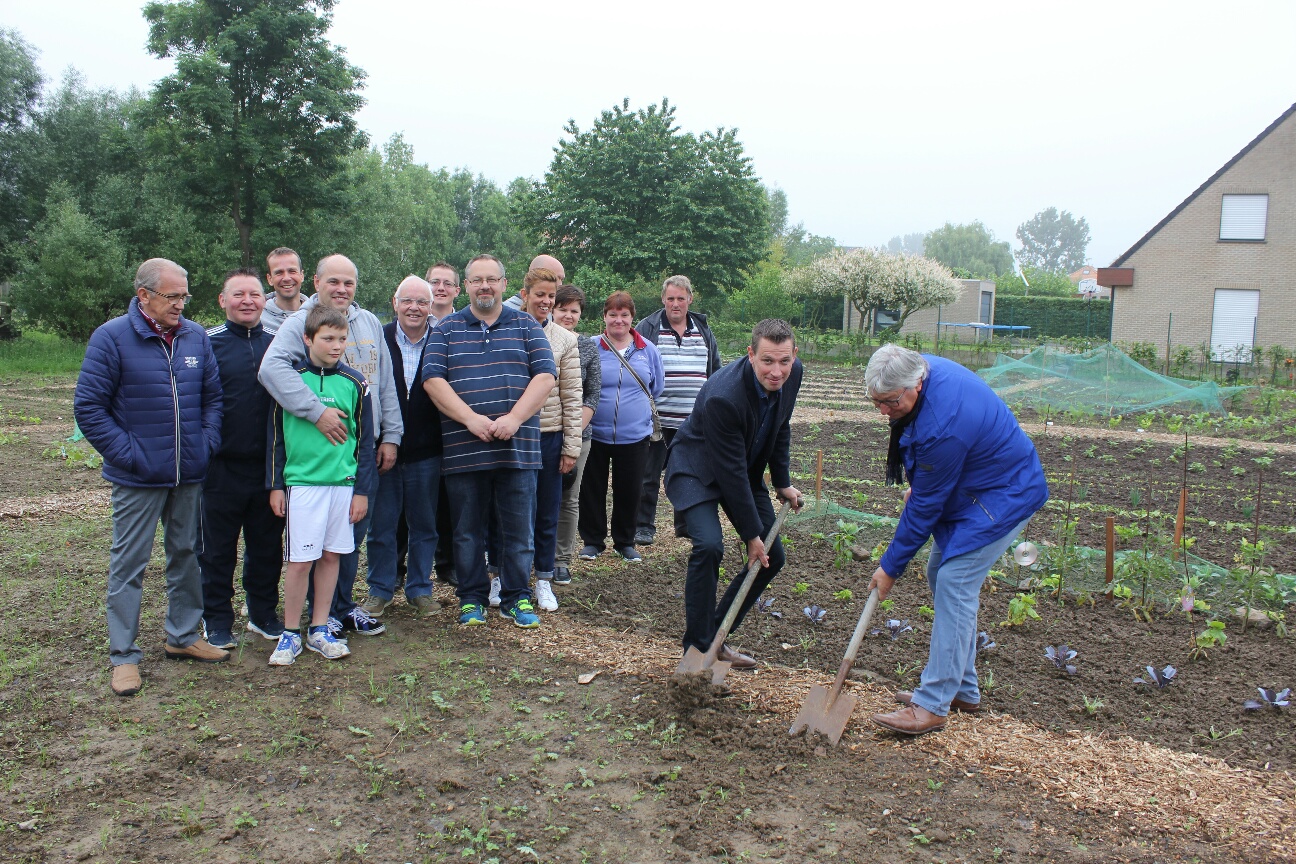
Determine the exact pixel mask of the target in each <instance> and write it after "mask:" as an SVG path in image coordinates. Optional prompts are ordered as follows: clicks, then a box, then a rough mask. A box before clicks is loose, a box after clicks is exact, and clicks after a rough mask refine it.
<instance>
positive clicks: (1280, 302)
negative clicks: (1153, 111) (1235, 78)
mask: <svg viewBox="0 0 1296 864" xmlns="http://www.w3.org/2000/svg"><path fill="white" fill-rule="evenodd" d="M1098 283H1099V284H1100V285H1103V286H1106V287H1108V288H1110V289H1112V303H1113V308H1112V334H1111V338H1112V341H1113V342H1151V343H1153V344H1155V345H1156V346H1157V352H1158V354H1160V355H1161V356H1162V357H1165V354H1166V352H1167V341H1168V343H1169V351H1171V352H1173V351H1174V350H1176V349H1177V348H1179V347H1181V346H1189V347H1192V348H1194V349H1195V348H1197V347H1198V346H1203V345H1207V344H1209V345H1210V348H1211V355H1212V359H1215V360H1224V361H1241V362H1247V361H1248V360H1249V359H1250V357H1251V349H1252V348H1253V347H1255V346H1257V345H1259V346H1266V347H1267V346H1271V345H1282V346H1284V347H1288V348H1291V347H1296V105H1293V106H1292V107H1291V108H1289V109H1287V111H1286V112H1284V113H1283V115H1282V116H1281V117H1279V118H1278V119H1277V120H1275V121H1274V122H1273V123H1271V124H1270V125H1269V127H1268V128H1267V129H1265V130H1264V131H1263V132H1261V133H1260V134H1259V135H1258V136H1257V137H1256V138H1255V140H1253V141H1252V142H1251V143H1250V144H1248V145H1247V146H1246V147H1244V148H1242V151H1241V152H1239V153H1238V154H1237V155H1236V156H1234V157H1233V158H1232V159H1230V160H1229V161H1228V163H1227V164H1225V165H1224V166H1223V167H1222V168H1220V169H1219V170H1218V171H1216V172H1215V173H1214V174H1213V175H1212V176H1211V177H1210V179H1209V180H1207V181H1206V182H1205V183H1203V184H1202V185H1201V186H1200V187H1198V189H1197V191H1195V192H1193V193H1192V194H1191V195H1189V196H1188V198H1187V199H1185V200H1184V202H1183V203H1182V204H1180V205H1179V206H1178V207H1176V208H1175V209H1174V210H1172V211H1171V212H1170V213H1169V215H1167V216H1166V217H1165V218H1164V219H1162V220H1161V221H1160V222H1158V223H1157V224H1156V225H1155V226H1154V227H1153V228H1152V230H1151V231H1149V232H1148V233H1147V234H1145V235H1143V237H1142V238H1141V239H1140V240H1139V241H1138V242H1137V243H1135V244H1134V245H1133V246H1131V247H1130V248H1129V250H1128V251H1127V252H1125V254H1123V255H1121V256H1120V257H1119V258H1117V259H1116V260H1115V261H1113V262H1112V264H1111V266H1110V267H1102V268H1099V269H1098Z"/></svg>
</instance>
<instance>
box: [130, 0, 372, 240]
mask: <svg viewBox="0 0 1296 864" xmlns="http://www.w3.org/2000/svg"><path fill="white" fill-rule="evenodd" d="M334 5H335V2H334V0H180V2H173V3H160V2H152V3H149V4H148V5H147V6H145V7H144V17H145V18H147V19H148V22H149V42H148V47H149V50H150V51H151V52H152V53H153V54H155V55H157V56H158V57H170V56H173V55H174V56H175V57H176V72H175V74H173V75H169V76H167V77H166V78H163V79H162V80H161V81H159V82H158V84H157V85H156V87H155V89H154V91H153V99H154V103H155V105H156V108H157V111H158V112H159V114H160V115H161V116H160V121H161V122H159V123H158V124H157V125H156V127H155V129H154V133H155V135H156V138H157V143H158V144H159V147H160V150H161V152H164V153H167V154H170V156H171V157H172V158H173V159H174V160H175V164H176V165H177V167H178V168H179V169H180V170H181V171H182V173H184V174H185V175H187V180H188V184H189V186H190V188H191V191H192V192H193V193H194V194H195V195H196V196H198V198H199V199H200V200H201V201H202V202H203V204H204V205H205V206H207V207H209V208H211V209H213V210H215V211H217V212H221V213H223V214H225V215H227V216H228V217H229V218H230V219H231V220H232V221H233V224H234V227H235V228H236V230H237V231H238V238H239V247H240V249H241V251H242V257H243V263H244V264H250V263H252V261H253V259H254V258H255V257H256V256H255V255H254V253H253V244H252V232H253V229H254V228H255V226H256V223H257V221H258V219H259V217H260V216H261V215H262V214H263V213H265V212H266V210H267V209H268V208H270V207H279V208H282V209H285V210H287V211H290V212H292V211H296V210H301V209H306V208H310V207H313V206H326V205H327V204H329V203H336V202H335V201H334V200H333V198H332V192H331V190H330V189H329V188H328V183H327V178H329V177H330V176H331V175H333V174H334V172H336V171H337V170H338V169H339V168H340V167H341V165H342V163H343V161H344V160H345V158H346V156H347V155H348V154H349V153H351V152H352V151H353V150H355V149H357V148H359V147H361V146H363V145H364V135H363V133H361V132H359V131H358V130H357V127H356V122H355V113H356V111H358V110H359V108H360V106H361V105H362V104H363V100H362V99H361V97H360V95H359V89H360V87H361V85H362V82H363V79H364V72H363V71H361V70H360V69H359V68H357V67H355V66H353V65H351V64H350V63H348V62H347V60H346V57H345V56H344V54H343V52H342V51H341V49H339V48H335V47H334V46H332V45H331V44H330V43H329V42H328V41H327V40H326V39H325V38H324V35H325V33H326V31H327V30H328V28H329V25H330V23H331V15H330V12H331V11H332V9H333V6H334Z"/></svg>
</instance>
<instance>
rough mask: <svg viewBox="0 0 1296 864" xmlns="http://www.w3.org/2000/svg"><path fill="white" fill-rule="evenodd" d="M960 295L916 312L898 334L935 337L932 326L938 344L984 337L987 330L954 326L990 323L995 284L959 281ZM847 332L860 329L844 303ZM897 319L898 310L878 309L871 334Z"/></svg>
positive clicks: (851, 308) (857, 317)
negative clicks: (950, 301) (938, 337)
mask: <svg viewBox="0 0 1296 864" xmlns="http://www.w3.org/2000/svg"><path fill="white" fill-rule="evenodd" d="M959 281H960V282H962V283H963V296H962V297H960V298H959V299H958V300H956V301H954V302H953V303H950V304H948V305H946V306H937V307H936V308H935V309H920V310H918V311H917V312H914V313H913V314H912V315H910V316H909V317H908V318H907V319H905V323H904V326H903V327H901V328H900V332H901V333H902V334H906V333H921V334H923V335H924V336H926V337H929V338H932V339H935V338H936V327H937V325H938V324H939V325H940V328H941V333H940V338H941V341H945V340H947V339H948V340H951V341H958V342H974V341H979V340H981V339H985V338H987V333H988V332H989V331H985V330H978V329H976V328H974V327H957V326H951V325H958V324H993V323H995V322H994V310H995V283H993V282H991V281H989V280H986V279H961V280H959ZM843 315H844V318H845V326H844V327H843V329H844V330H846V331H847V332H850V331H858V330H859V329H860V327H861V326H862V324H863V322H862V321H861V318H860V314H859V312H857V311H856V310H855V307H854V306H852V305H851V303H850V301H849V300H847V301H846V305H845V310H844V313H843ZM899 316H900V313H899V311H898V310H886V309H878V310H877V311H876V312H874V315H873V332H874V333H877V332H878V331H879V330H885V329H886V328H887V327H889V326H891V325H892V324H894V323H895V321H896V319H897V318H898V317H899Z"/></svg>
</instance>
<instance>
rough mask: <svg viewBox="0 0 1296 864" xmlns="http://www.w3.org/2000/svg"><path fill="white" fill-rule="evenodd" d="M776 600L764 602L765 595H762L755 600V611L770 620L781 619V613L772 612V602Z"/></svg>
mask: <svg viewBox="0 0 1296 864" xmlns="http://www.w3.org/2000/svg"><path fill="white" fill-rule="evenodd" d="M776 599H778V598H775V597H771V598H769V599H768V600H766V599H765V595H764V594H762V595H761V596H759V597H757V598H756V611H757V612H761V613H763V614H765V615H768V616H770V617H771V618H782V617H783V613H782V612H776V611H775V610H774V601H775V600H776Z"/></svg>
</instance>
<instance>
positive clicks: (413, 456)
mask: <svg viewBox="0 0 1296 864" xmlns="http://www.w3.org/2000/svg"><path fill="white" fill-rule="evenodd" d="M392 308H393V309H394V310H395V312H396V320H395V321H393V322H392V323H390V324H388V325H386V326H385V327H383V337H384V340H385V341H386V343H387V351H388V353H389V354H390V355H391V366H392V372H393V377H394V378H395V383H396V395H397V398H398V401H399V402H400V411H401V419H402V420H403V421H404V423H405V436H404V437H403V438H402V439H401V445H400V449H399V450H398V451H397V455H396V464H395V466H394V467H393V468H392V469H391V470H390V471H388V472H387V473H385V474H380V475H379V476H378V493H377V494H376V495H375V496H374V502H373V518H372V520H371V521H370V523H369V545H368V547H367V548H368V552H369V575H368V579H367V581H368V583H369V600H368V602H366V603H365V604H364V609H365V611H366V612H368V613H369V614H370V615H372V616H374V617H375V618H377V617H379V616H381V615H382V614H383V612H384V611H386V609H387V607H388V606H389V605H390V604H391V602H392V598H393V597H394V596H395V594H396V578H397V577H396V560H397V543H396V533H397V531H396V529H397V525H398V523H399V522H400V521H402V520H403V521H404V522H405V524H406V526H407V527H408V530H409V546H408V562H409V564H408V567H407V569H406V575H405V599H406V601H407V602H408V603H409V606H410V607H411V608H412V609H414V610H415V612H416V613H417V614H420V615H431V614H432V613H434V612H437V611H439V610H440V608H441V604H440V603H438V602H437V601H436V599H435V598H433V596H432V565H433V558H434V556H435V554H436V547H437V499H438V497H439V490H440V484H441V415H440V414H439V413H437V409H436V406H435V405H433V404H432V400H431V399H430V398H428V395H427V393H426V392H425V390H424V389H423V349H424V348H425V347H426V345H427V337H428V331H429V330H430V329H431V328H430V327H429V319H428V315H429V313H430V312H431V311H432V286H430V285H429V284H428V283H427V281H426V280H423V279H420V278H419V277H417V276H406V277H405V279H404V280H402V281H401V283H400V285H399V286H397V288H396V295H395V296H394V297H393V298H392Z"/></svg>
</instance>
